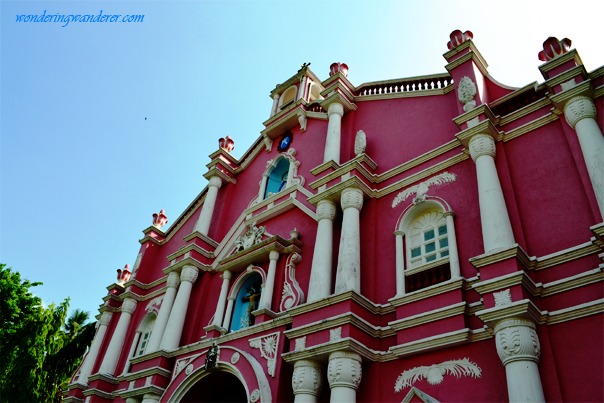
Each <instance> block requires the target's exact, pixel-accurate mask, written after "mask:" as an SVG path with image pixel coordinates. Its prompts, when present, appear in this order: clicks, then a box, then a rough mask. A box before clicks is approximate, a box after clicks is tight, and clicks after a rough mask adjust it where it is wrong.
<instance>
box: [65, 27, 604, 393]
mask: <svg viewBox="0 0 604 403" xmlns="http://www.w3.org/2000/svg"><path fill="white" fill-rule="evenodd" d="M570 45H571V44H570V41H569V40H568V39H563V40H558V39H556V38H549V39H548V40H547V41H546V42H545V43H544V44H543V48H542V49H539V48H538V46H536V51H535V53H536V55H537V53H538V57H539V59H540V60H542V61H543V64H541V65H540V66H539V69H540V71H541V73H542V75H543V77H544V81H543V82H542V83H529V84H527V85H526V86H525V87H522V88H510V87H507V86H505V85H502V84H500V83H498V82H497V81H495V80H494V79H493V78H492V77H491V76H490V75H489V73H488V71H487V64H486V62H485V60H484V58H483V57H482V56H481V54H480V52H479V51H478V50H477V49H476V47H475V45H474V43H473V42H472V33H471V32H469V31H466V32H461V31H454V32H453V33H452V34H451V37H450V42H449V43H448V48H449V50H448V51H447V52H446V53H445V54H444V58H445V60H446V65H445V69H446V72H445V73H441V74H434V75H428V76H421V77H413V78H404V79H394V80H386V81H375V82H369V83H364V84H360V85H355V84H353V83H351V82H350V81H349V80H348V77H347V76H348V66H347V65H346V64H344V63H334V64H333V65H332V66H331V68H330V71H329V76H328V78H326V79H324V80H322V79H320V78H318V76H316V75H315V74H314V73H313V72H312V71H311V70H310V68H309V66H308V65H306V64H305V65H303V66H302V67H301V68H300V70H298V71H297V73H296V74H295V75H293V76H292V77H291V78H289V79H288V80H287V81H285V82H283V83H281V84H279V85H277V86H276V88H275V89H274V90H273V91H272V92H271V97H272V99H273V107H272V110H271V111H270V117H269V118H268V120H266V121H265V122H264V125H265V129H264V130H263V131H262V132H261V135H260V136H259V137H258V139H257V140H256V141H255V142H254V144H252V146H251V147H250V148H249V149H248V150H247V151H246V152H245V154H244V155H243V156H242V157H241V158H240V159H239V160H238V159H236V158H234V157H233V156H231V154H230V152H231V150H232V149H233V146H234V142H233V140H232V139H230V138H229V137H226V138H223V139H220V141H219V149H218V150H217V151H216V152H214V153H213V154H211V155H210V160H211V161H210V163H209V164H208V165H207V168H208V170H207V173H205V175H204V176H205V177H206V178H207V179H208V185H207V187H206V188H205V189H203V191H202V192H201V193H200V194H199V196H198V197H197V198H196V199H195V200H193V201H192V202H191V204H190V205H189V207H188V208H187V209H186V210H185V211H184V212H183V213H182V214H181V215H180V216H179V217H178V218H177V219H176V220H175V221H174V222H173V223H172V225H171V226H169V227H166V226H165V224H166V222H167V217H166V214H165V212H164V211H161V212H160V213H158V214H154V217H153V226H151V227H149V228H147V229H146V230H145V231H144V238H143V239H142V240H141V241H140V243H141V248H140V252H139V254H138V257H137V259H136V262H135V263H134V265H133V266H132V269H131V270H130V267H125V268H124V269H123V270H119V271H118V282H117V283H115V284H113V285H111V286H110V287H109V288H108V289H109V293H108V295H107V297H106V298H105V303H104V304H103V305H102V306H101V308H100V312H99V320H98V323H97V333H96V336H95V339H94V341H93V343H92V345H91V347H90V350H89V352H88V354H87V356H86V357H85V359H84V361H83V363H82V365H81V367H80V368H79V369H78V372H77V373H76V374H75V375H74V377H73V379H72V381H71V384H70V386H69V390H68V394H67V396H66V401H68V402H79V401H86V402H103V401H126V402H128V403H151V402H159V401H162V402H164V401H166V402H167V401H170V402H180V401H182V402H217V401H236V402H240V401H243V402H245V401H249V402H254V403H255V402H275V401H295V402H298V403H301V402H327V401H331V402H355V401H358V402H394V401H396V402H399V401H405V402H420V401H423V402H433V401H481V402H485V401H502V402H503V401H519V402H527V401H531V402H534V401H541V402H543V401H602V400H604V391H603V389H602V379H604V335H603V332H604V330H603V329H604V321H603V319H604V315H603V311H604V299H603V298H604V296H603V294H604V288H603V279H604V274H603V268H604V264H603V258H604V223H603V218H602V217H603V215H604V137H603V136H602V124H603V123H602V122H603V115H602V114H603V110H604V109H603V108H604V105H603V99H604V66H603V67H600V68H598V69H597V70H594V71H592V72H588V71H587V70H586V69H585V67H584V66H583V64H582V62H581V59H580V57H579V54H578V52H577V51H576V50H574V49H571V47H570ZM539 50H541V51H540V52H539ZM352 67H354V66H352Z"/></svg>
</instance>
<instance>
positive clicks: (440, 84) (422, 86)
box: [356, 74, 453, 97]
mask: <svg viewBox="0 0 604 403" xmlns="http://www.w3.org/2000/svg"><path fill="white" fill-rule="evenodd" d="M451 84H453V79H452V78H451V76H449V75H448V74H441V75H433V76H422V77H412V78H402V79H396V80H387V81H376V82H371V83H365V84H361V85H360V86H359V87H358V88H357V90H356V95H357V96H360V97H363V96H370V95H382V94H394V93H401V92H414V91H427V90H435V89H442V88H445V87H447V86H449V85H451Z"/></svg>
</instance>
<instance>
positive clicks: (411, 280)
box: [394, 196, 460, 295]
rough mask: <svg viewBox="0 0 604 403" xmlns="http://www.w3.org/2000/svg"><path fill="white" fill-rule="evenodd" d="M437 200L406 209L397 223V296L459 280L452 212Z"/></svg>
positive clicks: (419, 203) (429, 198) (433, 199)
mask: <svg viewBox="0 0 604 403" xmlns="http://www.w3.org/2000/svg"><path fill="white" fill-rule="evenodd" d="M437 199H438V198H432V197H430V196H428V199H427V200H424V201H420V202H418V203H416V204H414V205H411V206H409V207H408V208H407V210H406V212H404V213H403V216H402V217H401V219H400V220H399V223H398V224H397V230H396V231H395V233H394V234H395V236H396V251H397V252H396V253H397V256H396V267H397V294H398V295H403V294H405V293H409V292H413V291H417V290H420V289H422V288H426V287H429V286H432V285H435V284H438V283H442V282H444V281H447V280H449V279H452V278H457V277H460V268H459V257H458V255H457V244H456V240H455V227H454V223H453V213H452V212H451V211H449V209H448V208H445V206H446V203H444V204H443V203H441V202H440V201H437ZM441 200H442V199H441ZM447 207H448V206H447Z"/></svg>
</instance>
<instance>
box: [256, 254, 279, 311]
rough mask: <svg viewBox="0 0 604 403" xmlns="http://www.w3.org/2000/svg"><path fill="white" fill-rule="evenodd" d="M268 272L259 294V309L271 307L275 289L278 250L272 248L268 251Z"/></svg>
mask: <svg viewBox="0 0 604 403" xmlns="http://www.w3.org/2000/svg"><path fill="white" fill-rule="evenodd" d="M269 259H270V261H269V264H268V274H267V276H266V284H264V289H263V290H262V294H261V295H260V303H259V304H258V305H259V308H260V309H271V302H272V301H273V290H274V289H275V272H276V271H277V260H279V252H277V251H276V250H272V251H271V252H270V253H269Z"/></svg>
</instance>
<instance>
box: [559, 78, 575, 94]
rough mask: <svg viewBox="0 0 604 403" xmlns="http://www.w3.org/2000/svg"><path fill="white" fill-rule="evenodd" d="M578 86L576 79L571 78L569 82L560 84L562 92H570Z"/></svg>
mask: <svg viewBox="0 0 604 403" xmlns="http://www.w3.org/2000/svg"><path fill="white" fill-rule="evenodd" d="M576 86H577V81H576V80H575V79H574V78H571V79H570V80H568V81H565V82H563V83H560V88H561V89H562V91H568V90H570V89H571V88H574V87H576Z"/></svg>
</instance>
